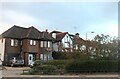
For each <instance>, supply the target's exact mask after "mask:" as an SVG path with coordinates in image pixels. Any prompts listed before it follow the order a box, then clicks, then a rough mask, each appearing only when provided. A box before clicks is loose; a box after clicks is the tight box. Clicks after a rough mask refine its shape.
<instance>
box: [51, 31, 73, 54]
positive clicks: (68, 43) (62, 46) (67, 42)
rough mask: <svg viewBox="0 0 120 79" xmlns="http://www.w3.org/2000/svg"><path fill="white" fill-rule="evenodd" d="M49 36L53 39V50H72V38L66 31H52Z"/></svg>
mask: <svg viewBox="0 0 120 79" xmlns="http://www.w3.org/2000/svg"><path fill="white" fill-rule="evenodd" d="M51 36H52V37H53V38H54V39H55V40H54V42H53V51H56V52H68V51H69V52H72V39H71V38H70V36H69V33H68V32H60V31H52V32H51Z"/></svg>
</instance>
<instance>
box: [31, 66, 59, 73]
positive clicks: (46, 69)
mask: <svg viewBox="0 0 120 79" xmlns="http://www.w3.org/2000/svg"><path fill="white" fill-rule="evenodd" d="M56 69H57V68H56V67H55V66H53V65H38V66H35V67H33V69H32V70H31V72H30V73H31V74H32V75H36V74H37V75H54V74H56Z"/></svg>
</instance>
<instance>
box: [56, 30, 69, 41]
mask: <svg viewBox="0 0 120 79" xmlns="http://www.w3.org/2000/svg"><path fill="white" fill-rule="evenodd" d="M66 34H67V32H63V33H58V34H57V35H56V41H61V40H62V39H63V38H64V36H65V35H66Z"/></svg>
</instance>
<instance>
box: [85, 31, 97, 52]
mask: <svg viewBox="0 0 120 79" xmlns="http://www.w3.org/2000/svg"><path fill="white" fill-rule="evenodd" d="M88 33H95V32H94V31H90V32H86V53H88V47H87V34H88Z"/></svg>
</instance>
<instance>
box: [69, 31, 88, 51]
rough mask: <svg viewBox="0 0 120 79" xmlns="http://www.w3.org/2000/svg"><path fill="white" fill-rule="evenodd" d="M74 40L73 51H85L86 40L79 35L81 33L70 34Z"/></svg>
mask: <svg viewBox="0 0 120 79" xmlns="http://www.w3.org/2000/svg"><path fill="white" fill-rule="evenodd" d="M69 36H70V38H71V39H72V41H73V51H85V50H86V41H85V40H84V39H82V38H81V37H80V36H79V33H76V34H75V35H71V34H70V35H69Z"/></svg>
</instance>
